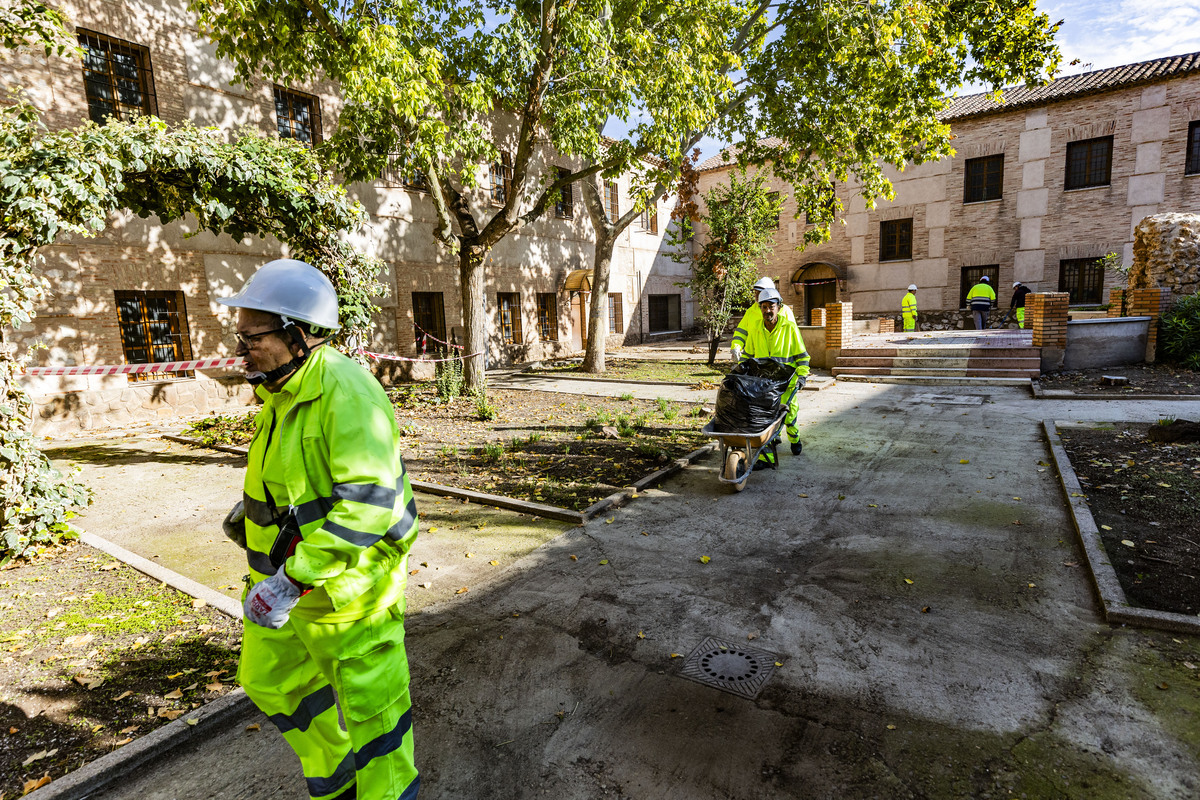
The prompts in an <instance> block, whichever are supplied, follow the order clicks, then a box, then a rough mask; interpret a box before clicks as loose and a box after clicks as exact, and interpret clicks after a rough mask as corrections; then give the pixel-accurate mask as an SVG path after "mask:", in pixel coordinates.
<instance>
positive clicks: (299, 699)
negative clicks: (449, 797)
mask: <svg viewBox="0 0 1200 800" xmlns="http://www.w3.org/2000/svg"><path fill="white" fill-rule="evenodd" d="M218 302H221V303H223V304H225V305H228V306H232V307H234V308H237V309H238V321H237V340H238V346H237V350H236V352H237V354H238V355H240V356H242V357H243V358H244V359H245V362H246V364H245V368H246V378H247V380H249V381H250V383H252V384H255V385H256V389H255V392H256V393H257V395H258V397H259V399H261V400H262V402H263V405H262V409H261V410H260V411H259V413H258V416H257V418H256V419H255V433H254V438H253V440H252V441H251V443H250V451H249V454H248V464H247V469H246V478H245V484H244V487H243V500H242V502H241V503H240V504H239V505H240V506H241V508H240V509H239V508H238V507H236V506H235V508H234V511H233V512H231V513H230V516H229V517H228V518H227V519H226V533H227V534H229V535H230V538H233V539H234V540H235V541H237V542H238V543H239V544H241V545H242V546H243V547H245V549H246V556H247V559H248V561H249V565H250V574H249V576H247V581H248V589H247V591H246V593H245V596H244V599H243V611H244V614H245V625H244V627H243V633H242V652H241V660H240V663H239V665H238V681H239V682H240V683H241V685H242V686H243V687H244V688H245V690H246V694H247V695H249V696H250V699H251V700H253V701H254V703H255V704H256V705H257V706H258V707H259V708H260V709H261V710H262V711H263V712H264V713H265V714H266V715H267V716H268V717H269V718H270V719H271V721H272V722H273V723H275V725H276V726H277V727H278V728H279V731H280V732H281V733H282V734H283V738H284V739H285V740H287V742H288V744H289V745H291V746H292V749H293V750H295V751H296V755H298V756H299V757H300V764H301V766H302V767H303V769H304V777H305V780H306V782H307V790H308V794H309V796H310V797H312V798H314V800H341V799H342V798H355V800H397V798H401V799H402V800H413V799H414V798H416V796H417V790H418V787H419V785H420V780H419V777H418V775H417V770H416V767H415V765H414V761H413V735H412V708H411V706H412V703H411V699H410V696H409V687H408V683H409V673H408V658H407V656H406V655H405V651H404V588H405V583H406V580H407V574H408V573H407V569H406V566H407V561H408V551H409V548H411V547H412V544H413V541H414V540H415V539H416V536H417V507H416V502H415V501H414V500H413V493H412V487H411V486H410V484H409V479H408V475H407V474H406V473H405V471H404V464H403V462H402V461H401V459H400V436H399V432H398V431H397V429H396V421H395V418H394V416H393V414H394V412H393V409H392V405H391V403H390V402H388V399H387V395H386V394H384V391H383V388H382V387H381V386H380V385H379V382H378V381H377V380H376V379H375V378H374V376H372V375H371V373H369V372H368V371H367V370H365V369H363V368H362V367H361V366H360V365H358V364H356V363H355V362H354V361H353V360H351V359H349V358H347V357H346V356H344V355H342V354H341V353H339V352H337V351H336V350H334V349H332V348H331V347H327V346H324V343H325V340H326V337H327V336H328V335H330V334H331V333H332V332H333V331H335V330H337V329H338V327H339V323H338V309H337V295H336V293H335V292H334V289H333V285H332V284H331V283H330V282H329V279H328V278H326V277H325V276H324V275H323V274H321V272H319V271H318V270H316V269H315V268H313V267H311V266H309V265H308V264H305V263H303V262H300V261H291V260H279V261H272V262H271V263H269V264H266V265H265V266H263V267H262V268H261V269H260V270H259V271H258V272H256V273H255V274H254V275H252V276H251V277H250V279H249V280H248V281H247V282H246V285H245V286H244V287H243V288H242V290H241V291H240V292H238V294H236V295H234V296H233V297H231V298H227V299H224V300H220V301H218ZM335 696H336V704H335ZM338 705H340V706H341V711H342V717H343V718H344V720H345V727H344V728H343V727H342V726H341V725H340V724H339V722H338V708H337V706H338Z"/></svg>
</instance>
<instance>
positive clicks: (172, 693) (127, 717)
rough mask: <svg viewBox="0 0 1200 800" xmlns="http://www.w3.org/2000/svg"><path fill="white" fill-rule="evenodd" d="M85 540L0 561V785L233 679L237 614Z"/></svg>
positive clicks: (63, 760)
mask: <svg viewBox="0 0 1200 800" xmlns="http://www.w3.org/2000/svg"><path fill="white" fill-rule="evenodd" d="M202 603H203V601H197V600H193V599H192V598H191V597H189V596H188V595H185V594H183V593H181V592H178V591H176V590H174V589H172V588H170V587H168V586H166V585H165V584H162V583H159V582H158V581H156V580H153V579H151V578H148V577H146V576H144V575H142V574H141V573H140V572H137V571H136V570H134V569H133V568H131V567H128V566H126V565H125V564H123V563H121V562H119V561H116V560H114V559H113V558H111V557H110V556H108V555H107V554H106V553H103V552H101V551H99V550H95V549H93V548H90V547H88V546H86V545H83V544H72V545H68V546H65V547H57V548H53V549H51V550H47V551H45V552H43V553H40V554H37V555H35V556H33V558H32V559H28V560H26V559H21V560H18V561H15V562H11V563H9V564H8V565H6V566H5V567H4V569H3V570H0V797H19V796H21V794H22V793H23V792H24V791H26V789H27V788H31V787H32V786H34V785H37V784H38V783H39V782H44V781H46V777H47V776H48V777H49V778H50V779H57V778H61V777H62V776H63V775H64V774H66V773H67V772H69V771H71V770H74V769H78V768H79V767H81V766H83V765H84V764H87V763H88V762H90V761H93V760H95V759H96V758H98V757H100V756H102V755H104V754H105V753H108V752H110V751H112V750H114V749H116V748H118V747H121V746H123V745H126V744H128V743H129V742H132V741H133V740H134V739H136V738H138V737H140V736H145V735H146V734H147V733H149V732H150V731H153V730H155V729H156V728H159V727H161V726H163V725H166V724H167V723H169V722H170V721H172V720H174V719H177V718H179V717H181V716H184V715H186V714H187V713H188V712H189V711H192V710H194V709H197V708H199V707H200V706H201V705H204V704H205V703H207V702H209V701H212V700H215V699H217V698H218V697H221V696H222V695H225V694H227V693H228V692H229V691H230V690H231V689H233V688H234V686H235V685H236V684H235V683H234V675H235V673H236V671H237V657H238V649H239V648H240V646H241V645H240V642H241V621H240V620H234V619H230V618H229V617H227V616H225V615H224V614H222V613H221V612H219V611H217V610H216V609H214V608H211V607H209V606H205V605H203V604H202Z"/></svg>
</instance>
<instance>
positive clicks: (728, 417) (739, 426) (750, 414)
mask: <svg viewBox="0 0 1200 800" xmlns="http://www.w3.org/2000/svg"><path fill="white" fill-rule="evenodd" d="M795 371H796V368H795V367H792V366H790V365H788V364H784V363H782V362H781V361H778V360H776V359H773V358H746V359H742V361H740V362H739V363H738V365H737V366H735V367H734V368H733V369H732V370H730V371H729V374H728V375H726V376H725V380H723V381H721V388H720V389H719V390H718V391H717V414H716V420H715V422H714V425H713V426H714V427H715V428H716V429H717V430H719V431H737V432H746V433H754V432H757V431H761V430H763V429H764V428H766V427H768V426H769V425H770V424H771V423H772V422H774V421H775V418H776V417H778V416H779V410H780V406H781V404H782V401H783V393H784V392H785V391H786V390H787V386H788V382H789V381H791V379H792V375H793V373H795Z"/></svg>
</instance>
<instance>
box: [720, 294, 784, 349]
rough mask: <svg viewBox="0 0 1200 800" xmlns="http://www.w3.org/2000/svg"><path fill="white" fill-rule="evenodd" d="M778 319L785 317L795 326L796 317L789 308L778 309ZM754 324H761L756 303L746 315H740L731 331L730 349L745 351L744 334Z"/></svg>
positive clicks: (759, 309) (760, 314)
mask: <svg viewBox="0 0 1200 800" xmlns="http://www.w3.org/2000/svg"><path fill="white" fill-rule="evenodd" d="M779 316H780V318H784V317H786V318H787V319H790V320H791V321H792V324H793V325H795V324H796V315H795V314H794V313H792V308H791V306H786V305H785V306H780V307H779ZM756 324H762V309H761V308H759V307H758V303H754V304H753V305H751V306H750V307H749V308H747V309H746V313H745V314H743V315H742V318H741V320H740V321H738V324H737V327H736V328H735V329H734V331H733V340H732V341H731V342H730V343H729V347H730V349H733V348H737V349H738V350H745V349H746V334H747V333H748V332H749V330H750V328H751V327H752V326H754V325H756Z"/></svg>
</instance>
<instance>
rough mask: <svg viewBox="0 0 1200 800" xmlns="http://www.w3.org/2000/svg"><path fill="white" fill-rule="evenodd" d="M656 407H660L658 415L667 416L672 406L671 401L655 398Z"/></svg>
mask: <svg viewBox="0 0 1200 800" xmlns="http://www.w3.org/2000/svg"><path fill="white" fill-rule="evenodd" d="M654 405H656V406H658V413H660V414H665V413H667V409H668V408H670V406H671V401H670V400H668V399H667V398H665V397H656V398H654Z"/></svg>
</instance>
